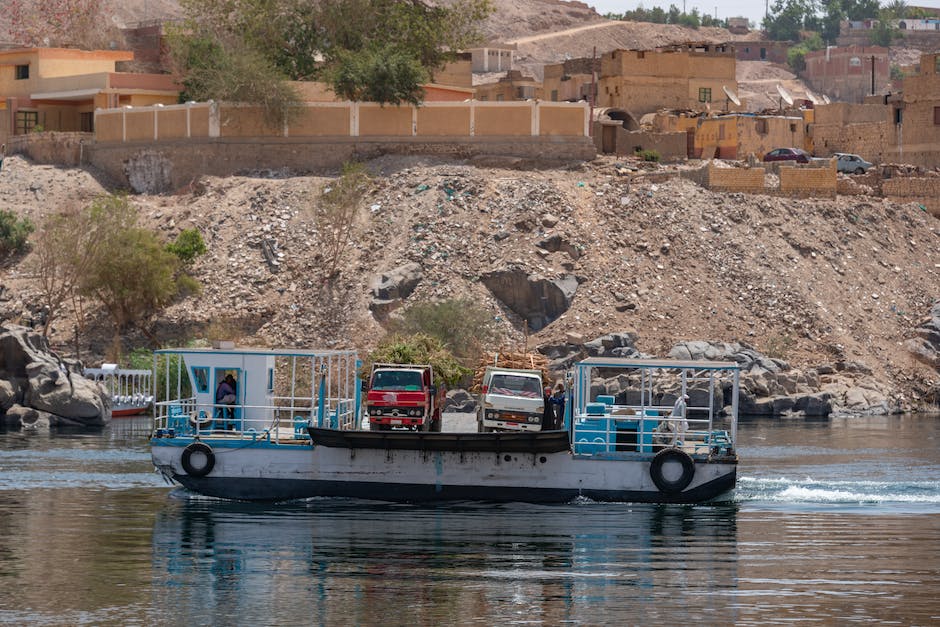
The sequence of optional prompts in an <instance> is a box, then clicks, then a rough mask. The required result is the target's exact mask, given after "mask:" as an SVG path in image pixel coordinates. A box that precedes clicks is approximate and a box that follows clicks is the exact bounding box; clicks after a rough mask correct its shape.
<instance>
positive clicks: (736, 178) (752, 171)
mask: <svg viewBox="0 0 940 627" xmlns="http://www.w3.org/2000/svg"><path fill="white" fill-rule="evenodd" d="M705 173H706V175H707V176H706V178H705V183H704V184H705V186H706V187H708V189H711V190H714V191H719V192H745V193H748V194H762V193H765V192H766V191H767V190H765V189H764V173H765V172H764V168H720V167H717V166H716V165H715V164H714V163H712V162H711V161H709V162H708V166H707V167H706V169H705Z"/></svg>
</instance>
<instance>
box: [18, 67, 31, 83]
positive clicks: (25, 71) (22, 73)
mask: <svg viewBox="0 0 940 627" xmlns="http://www.w3.org/2000/svg"><path fill="white" fill-rule="evenodd" d="M15 77H16V80H18V81H22V80H26V79H27V78H29V65H17V66H16V74H15Z"/></svg>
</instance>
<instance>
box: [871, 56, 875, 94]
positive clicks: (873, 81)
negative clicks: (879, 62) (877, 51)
mask: <svg viewBox="0 0 940 627" xmlns="http://www.w3.org/2000/svg"><path fill="white" fill-rule="evenodd" d="M871 95H872V96H874V95H875V55H871Z"/></svg>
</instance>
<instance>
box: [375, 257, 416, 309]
mask: <svg viewBox="0 0 940 627" xmlns="http://www.w3.org/2000/svg"><path fill="white" fill-rule="evenodd" d="M423 276H424V275H423V274H422V272H421V266H420V265H418V264H417V263H415V262H411V263H406V264H404V265H401V266H398V267H397V268H395V269H393V270H390V271H388V272H383V273H382V274H380V275H379V276H377V277H376V278H375V279H374V280H373V281H372V302H371V303H369V310H370V311H371V312H372V315H374V316H375V317H376V318H377V319H379V320H384V319H385V318H387V317H388V315H389V314H390V313H391V312H392V311H394V310H395V309H397V308H398V307H400V306H401V305H402V303H403V301H404V300H405V299H406V298H408V297H409V296H410V295H411V293H412V292H413V291H414V290H415V288H416V287H417V286H418V283H420V282H421V279H422V278H423Z"/></svg>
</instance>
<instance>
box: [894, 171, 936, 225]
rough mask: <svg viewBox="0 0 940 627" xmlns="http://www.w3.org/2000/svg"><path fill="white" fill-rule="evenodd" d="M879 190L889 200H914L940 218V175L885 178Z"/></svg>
mask: <svg viewBox="0 0 940 627" xmlns="http://www.w3.org/2000/svg"><path fill="white" fill-rule="evenodd" d="M881 191H882V193H883V194H884V196H885V198H887V199H889V200H893V201H896V202H915V203H917V204H919V205H923V206H924V208H925V209H926V210H927V211H928V212H930V213H931V214H932V215H934V216H936V217H938V218H940V177H905V178H893V179H885V180H884V181H882V183H881Z"/></svg>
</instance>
